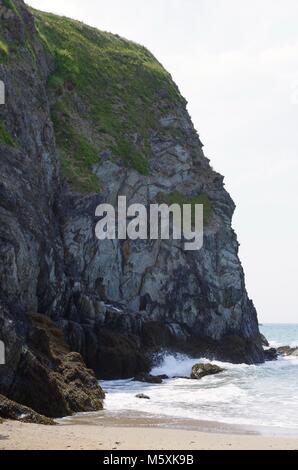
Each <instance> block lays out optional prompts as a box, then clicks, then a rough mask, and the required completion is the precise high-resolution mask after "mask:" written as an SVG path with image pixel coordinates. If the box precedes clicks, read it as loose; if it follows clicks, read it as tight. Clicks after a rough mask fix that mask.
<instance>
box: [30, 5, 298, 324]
mask: <svg viewBox="0 0 298 470" xmlns="http://www.w3.org/2000/svg"><path fill="white" fill-rule="evenodd" d="M27 3H29V4H30V5H32V6H34V7H36V8H39V9H41V10H45V11H51V12H53V13H58V14H63V15H66V16H69V17H72V18H76V19H79V20H81V21H84V22H85V23H87V24H90V25H92V26H96V27H98V28H99V29H102V30H106V31H111V32H113V33H118V34H120V35H121V36H124V37H127V38H128V39H132V40H134V41H136V42H139V43H141V44H143V45H145V46H146V47H148V48H149V49H150V50H151V51H152V52H153V53H154V54H155V56H156V57H157V58H158V59H159V61H160V62H162V63H163V65H164V66H165V67H166V68H167V69H168V70H169V72H170V73H171V74H172V76H173V78H174V80H175V81H176V83H177V84H178V86H179V88H180V90H181V92H182V94H183V95H184V96H185V98H186V99H187V100H188V103H189V104H188V109H189V112H190V114H191V116H192V119H193V121H194V124H195V126H196V128H197V130H198V132H199V134H200V136H201V139H202V141H203V142H204V144H205V153H206V155H207V156H208V157H209V158H210V159H211V163H212V165H213V167H214V168H215V169H216V170H218V171H219V172H221V173H222V174H223V175H225V181H226V188H227V189H228V191H229V192H230V194H231V195H232V197H233V199H234V201H235V202H236V204H237V209H236V213H235V216H234V222H233V226H234V228H235V230H236V231H237V234H238V239H239V241H240V243H241V248H240V256H241V260H242V262H243V266H244V269H245V273H246V283H247V287H248V291H249V295H250V296H251V297H252V299H253V300H254V302H255V305H256V307H257V310H258V313H259V319H260V321H261V322H298V307H297V300H296V294H297V293H298V285H297V281H298V255H297V247H296V243H297V240H298V220H297V203H298V197H297V191H298V129H297V121H298V28H297V25H298V2H297V0H261V1H260V0H251V1H250V2H247V1H245V0H150V2H148V1H147V0H125V1H123V0H109V1H100V0H99V1H98V0H97V1H96V0H84V1H81V0H63V1H61V0H28V1H27ZM296 289H297V293H296Z"/></svg>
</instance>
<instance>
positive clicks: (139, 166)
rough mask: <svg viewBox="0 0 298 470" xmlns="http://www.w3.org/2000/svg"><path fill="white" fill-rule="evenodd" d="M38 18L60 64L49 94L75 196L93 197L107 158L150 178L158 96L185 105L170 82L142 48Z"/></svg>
mask: <svg viewBox="0 0 298 470" xmlns="http://www.w3.org/2000/svg"><path fill="white" fill-rule="evenodd" d="M33 14H34V16H35V20H36V27H37V30H38V34H39V37H40V39H41V41H42V43H43V45H44V46H45V48H46V49H47V50H48V52H49V53H50V54H51V56H52V57H53V58H54V70H53V73H52V75H51V76H50V78H49V89H50V91H51V93H52V95H53V97H54V100H53V102H54V105H53V109H52V111H53V116H54V125H55V131H56V135H57V143H58V146H59V149H60V153H61V156H62V163H63V165H62V166H63V169H64V172H65V175H66V176H67V177H68V178H69V179H70V180H71V181H72V183H73V184H75V186H76V187H77V189H80V190H82V191H90V190H95V189H96V187H95V186H96V185H95V184H94V183H95V180H94V179H93V177H92V171H91V169H92V165H93V164H96V163H100V161H101V158H102V154H104V155H106V154H108V155H109V157H108V158H110V159H122V161H124V162H125V164H126V165H127V166H131V167H133V168H135V169H136V170H137V171H138V172H140V173H141V174H144V175H147V174H149V161H150V157H151V153H152V151H151V147H150V144H149V136H150V135H151V134H152V132H153V131H154V130H158V129H157V126H158V125H159V119H160V117H161V110H160V109H159V101H160V98H159V93H162V94H163V96H165V97H166V98H165V99H166V100H168V102H169V103H173V102H177V101H178V100H179V101H181V100H182V98H181V96H180V94H179V91H178V89H177V87H176V86H175V84H174V83H173V81H172V79H171V76H170V75H169V74H168V73H167V72H166V70H165V69H164V68H163V67H162V66H161V65H160V64H159V62H158V61H157V60H156V59H155V58H154V57H153V55H152V54H151V53H150V52H149V51H148V50H147V49H145V48H144V47H143V46H140V45H138V44H135V43H133V42H131V41H128V40H126V39H123V38H121V37H119V36H117V35H113V34H110V33H106V32H101V31H98V30H96V29H94V28H91V27H89V26H86V25H84V24H83V23H80V22H78V21H74V20H70V19H67V18H64V17H57V16H55V15H52V14H47V13H41V12H38V11H35V10H33ZM71 139H73V141H72V142H70V140H71ZM78 141H79V145H76V144H77V143H78ZM75 147H76V149H75ZM88 175H89V176H90V175H91V176H90V178H89V179H88ZM89 183H90V184H89Z"/></svg>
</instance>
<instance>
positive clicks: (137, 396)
mask: <svg viewBox="0 0 298 470" xmlns="http://www.w3.org/2000/svg"><path fill="white" fill-rule="evenodd" d="M136 398H140V399H141V400H150V397H148V395H144V393H139V394H138V395H136Z"/></svg>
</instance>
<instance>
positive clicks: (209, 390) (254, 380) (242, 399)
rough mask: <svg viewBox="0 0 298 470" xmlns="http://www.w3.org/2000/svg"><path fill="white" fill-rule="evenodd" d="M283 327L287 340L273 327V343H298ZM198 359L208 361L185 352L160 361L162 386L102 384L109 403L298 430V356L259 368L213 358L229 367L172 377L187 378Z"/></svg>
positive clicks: (155, 413)
mask: <svg viewBox="0 0 298 470" xmlns="http://www.w3.org/2000/svg"><path fill="white" fill-rule="evenodd" d="M284 329H285V332H286V335H285V336H286V338H285V340H284V339H283V337H281V339H280V340H279V337H278V332H277V331H276V329H274V328H273V327H272V331H273V333H275V337H273V338H271V337H270V336H269V341H270V344H272V343H273V341H277V342H280V343H281V344H283V345H285V344H290V343H294V342H295V344H297V343H298V341H297V340H298V335H296V334H295V335H294V337H293V335H292V338H291V331H290V332H289V331H288V329H286V328H284ZM295 332H298V328H296V329H295ZM265 334H266V332H265ZM273 336H274V335H273ZM267 337H268V333H267ZM197 362H210V361H208V360H207V359H205V358H195V359H193V358H189V357H187V356H185V355H181V354H177V355H166V356H165V357H164V358H163V361H162V363H161V364H160V365H159V366H158V367H155V368H154V369H153V370H152V374H155V375H159V374H167V375H168V376H169V377H170V378H169V379H168V380H165V381H164V383H163V384H161V385H152V384H145V383H140V382H134V381H132V380H121V381H109V382H104V383H103V387H104V388H105V389H106V390H107V391H108V392H109V393H108V394H107V398H106V405H105V406H106V408H107V409H108V410H111V411H117V412H120V411H121V412H123V411H125V410H126V411H134V412H137V413H143V412H146V413H150V414H151V415H152V416H155V417H157V416H158V417H162V416H168V417H169V416H172V417H176V418H189V419H198V420H209V421H218V422H225V423H231V424H246V425H264V426H274V427H282V428H285V429H286V428H291V429H297V432H298V401H297V390H298V358H297V357H291V356H289V357H285V358H284V357H281V358H279V360H278V361H273V362H266V363H265V364H262V365H259V366H254V365H252V366H249V365H246V364H230V363H223V362H219V361H213V363H215V364H218V365H220V366H222V367H223V368H224V369H225V371H224V372H223V373H221V374H218V375H214V376H207V377H204V378H203V379H201V380H187V379H183V378H177V379H174V378H173V377H175V376H187V377H189V376H190V372H191V368H192V366H193V365H194V364H195V363H197ZM138 393H145V394H146V395H149V396H150V400H140V399H138V398H136V396H135V395H136V394H138ZM295 397H296V398H295Z"/></svg>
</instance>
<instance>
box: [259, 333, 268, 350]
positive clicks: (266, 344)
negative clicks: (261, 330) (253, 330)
mask: <svg viewBox="0 0 298 470" xmlns="http://www.w3.org/2000/svg"><path fill="white" fill-rule="evenodd" d="M260 337H261V341H262V346H265V347H266V348H267V347H269V342H268V340H267V338H266V337H265V336H264V335H263V334H260Z"/></svg>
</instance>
